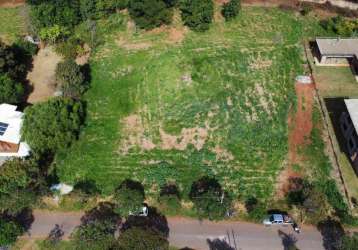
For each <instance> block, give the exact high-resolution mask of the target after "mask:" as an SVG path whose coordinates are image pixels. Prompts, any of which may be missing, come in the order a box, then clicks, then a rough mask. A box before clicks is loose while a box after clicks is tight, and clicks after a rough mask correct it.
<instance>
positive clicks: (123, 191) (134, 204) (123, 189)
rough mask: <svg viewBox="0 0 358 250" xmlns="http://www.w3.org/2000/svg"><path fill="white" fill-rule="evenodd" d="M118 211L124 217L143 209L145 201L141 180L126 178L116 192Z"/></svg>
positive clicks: (115, 199)
mask: <svg viewBox="0 0 358 250" xmlns="http://www.w3.org/2000/svg"><path fill="white" fill-rule="evenodd" d="M114 201H115V204H116V211H117V212H118V214H120V215H121V216H124V217H128V216H129V215H130V214H135V213H137V212H138V211H141V208H142V206H143V202H144V189H143V186H142V185H141V184H140V183H139V182H135V181H132V180H125V181H123V182H122V184H121V185H120V186H119V187H118V188H117V190H116V191H115V193H114Z"/></svg>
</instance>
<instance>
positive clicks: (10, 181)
mask: <svg viewBox="0 0 358 250" xmlns="http://www.w3.org/2000/svg"><path fill="white" fill-rule="evenodd" d="M42 184H43V179H42V177H41V175H40V173H39V169H38V167H37V166H36V164H34V163H33V162H30V161H28V160H26V161H25V160H20V159H14V160H10V161H7V162H5V163H4V164H3V165H2V166H1V171H0V204H1V206H0V213H7V214H17V213H19V212H20V211H22V210H23V209H24V208H27V207H29V206H31V205H32V204H33V203H34V202H35V201H36V198H37V192H38V190H39V188H40V187H41V185H42Z"/></svg>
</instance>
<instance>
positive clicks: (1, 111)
mask: <svg viewBox="0 0 358 250" xmlns="http://www.w3.org/2000/svg"><path fill="white" fill-rule="evenodd" d="M16 109H17V107H16V106H14V105H10V104H5V103H3V104H0V157H1V156H5V157H25V156H28V155H29V154H30V148H29V146H28V145H27V144H26V142H21V135H20V131H21V126H22V119H23V113H21V112H19V111H16Z"/></svg>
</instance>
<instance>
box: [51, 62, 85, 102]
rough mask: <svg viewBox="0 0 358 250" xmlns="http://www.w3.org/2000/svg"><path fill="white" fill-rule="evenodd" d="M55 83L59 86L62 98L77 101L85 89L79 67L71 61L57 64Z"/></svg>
mask: <svg viewBox="0 0 358 250" xmlns="http://www.w3.org/2000/svg"><path fill="white" fill-rule="evenodd" d="M56 81H57V83H58V84H59V85H60V86H61V90H62V92H63V96H64V97H71V98H77V99H78V98H80V97H81V95H82V93H83V92H84V91H85V89H86V87H85V77H84V74H83V73H82V71H81V67H80V66H79V65H78V64H77V63H76V62H75V61H74V60H73V59H67V60H65V61H64V62H60V63H59V64H57V68H56Z"/></svg>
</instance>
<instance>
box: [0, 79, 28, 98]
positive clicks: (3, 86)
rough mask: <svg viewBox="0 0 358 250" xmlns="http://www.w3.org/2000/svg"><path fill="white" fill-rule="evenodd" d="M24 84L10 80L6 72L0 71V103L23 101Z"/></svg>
mask: <svg viewBox="0 0 358 250" xmlns="http://www.w3.org/2000/svg"><path fill="white" fill-rule="evenodd" d="M24 94H25V88H24V86H23V85H22V84H21V83H19V82H16V81H14V80H12V79H11V78H10V77H9V76H8V75H7V74H1V73H0V103H11V104H17V103H21V102H22V101H23V98H24Z"/></svg>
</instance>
